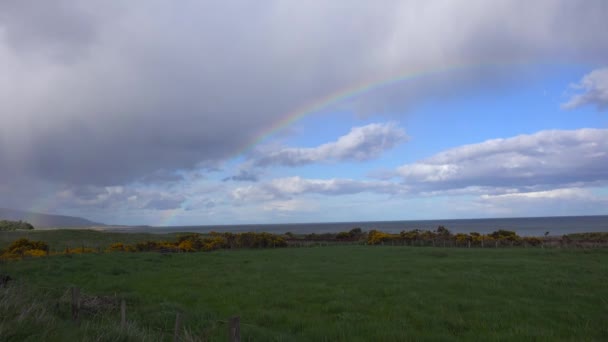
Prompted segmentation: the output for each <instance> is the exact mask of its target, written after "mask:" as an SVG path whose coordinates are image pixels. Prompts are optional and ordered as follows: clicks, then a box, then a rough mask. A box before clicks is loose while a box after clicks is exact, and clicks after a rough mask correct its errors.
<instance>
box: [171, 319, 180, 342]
mask: <svg viewBox="0 0 608 342" xmlns="http://www.w3.org/2000/svg"><path fill="white" fill-rule="evenodd" d="M181 325H182V316H181V315H180V313H179V312H178V313H176V314H175V332H174V333H173V342H177V341H179V330H180V329H181Z"/></svg>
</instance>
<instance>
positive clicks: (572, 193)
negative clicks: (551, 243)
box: [472, 187, 608, 216]
mask: <svg viewBox="0 0 608 342" xmlns="http://www.w3.org/2000/svg"><path fill="white" fill-rule="evenodd" d="M472 204H473V205H476V206H477V210H478V211H481V210H483V211H485V212H487V213H490V214H492V215H507V216H512V215H514V214H515V215H518V216H555V215H556V213H559V215H602V214H604V213H605V208H606V206H607V205H608V198H607V197H605V196H603V197H602V196H598V195H596V194H594V193H593V192H592V191H591V190H590V189H585V188H577V187H573V188H557V189H551V190H544V191H529V192H518V193H509V194H501V195H481V196H480V197H479V198H478V199H477V200H475V201H474V202H473V203H472Z"/></svg>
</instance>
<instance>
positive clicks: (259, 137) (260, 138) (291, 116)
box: [234, 62, 522, 158]
mask: <svg viewBox="0 0 608 342" xmlns="http://www.w3.org/2000/svg"><path fill="white" fill-rule="evenodd" d="M518 64H522V63H518V62H509V63H506V62H496V63H476V64H450V65H446V66H442V67H434V68H428V69H423V70H418V71H411V70H408V71H405V72H401V73H399V74H398V75H397V76H394V75H392V76H384V77H375V78H370V79H365V80H362V81H360V82H358V83H355V84H351V85H349V86H347V87H345V88H342V89H339V90H336V91H334V92H332V93H330V94H328V95H325V96H323V97H320V98H318V99H315V100H313V101H311V102H308V103H306V104H304V105H302V106H300V107H298V108H296V109H295V110H293V111H291V112H289V113H287V114H285V115H283V116H282V117H281V118H280V119H279V120H277V121H276V122H274V123H273V124H272V125H270V126H269V127H267V128H266V129H264V130H262V131H261V132H259V133H258V134H256V135H255V138H254V139H252V140H251V141H249V143H248V144H246V145H245V146H243V147H241V148H240V149H239V150H238V151H237V152H236V153H235V154H234V158H236V157H239V156H242V155H244V154H246V153H247V152H249V151H251V150H252V149H253V148H254V147H255V146H257V145H259V144H260V143H262V142H264V141H266V140H268V139H269V138H270V137H272V136H273V135H275V134H276V133H277V132H279V131H281V130H283V129H284V128H286V127H289V126H291V125H292V124H294V123H295V122H297V121H299V120H301V119H303V118H304V117H306V116H308V115H310V114H313V113H317V112H320V111H322V110H323V109H325V108H327V107H329V106H331V105H335V104H338V103H341V102H344V101H347V100H350V99H353V98H356V97H358V96H361V95H363V94H366V93H369V92H372V91H374V90H377V89H379V88H383V87H388V86H391V85H394V84H397V83H401V82H406V81H413V80H416V79H420V78H423V77H428V76H433V75H438V74H443V73H446V72H454V71H460V70H466V69H472V68H489V67H502V66H507V65H509V66H513V65H518Z"/></svg>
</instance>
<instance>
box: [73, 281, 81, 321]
mask: <svg viewBox="0 0 608 342" xmlns="http://www.w3.org/2000/svg"><path fill="white" fill-rule="evenodd" d="M79 311H80V288H78V287H72V320H73V321H74V322H77V323H80V318H79V317H78V315H79Z"/></svg>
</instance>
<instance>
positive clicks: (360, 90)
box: [159, 62, 528, 226]
mask: <svg viewBox="0 0 608 342" xmlns="http://www.w3.org/2000/svg"><path fill="white" fill-rule="evenodd" d="M523 64H528V63H521V62H493V63H475V64H471V63H469V64H450V65H444V66H440V67H433V68H427V69H422V70H417V71H412V70H406V71H402V72H400V73H398V74H397V75H396V76H395V75H394V73H393V74H391V76H386V75H383V77H375V78H369V79H365V80H362V81H360V82H357V83H355V84H351V85H349V86H347V87H344V88H341V89H338V90H336V91H334V92H332V93H330V94H328V95H325V96H322V97H320V98H317V99H315V100H313V101H311V102H308V103H305V104H303V105H301V106H300V107H298V108H296V109H294V110H293V111H291V112H289V113H287V114H285V115H283V116H282V117H281V118H280V119H279V120H277V121H275V122H274V123H273V124H272V125H270V126H269V127H267V128H265V129H264V130H262V131H260V132H258V134H256V135H255V138H253V139H252V140H251V141H249V143H247V144H246V145H244V146H243V147H241V148H240V149H238V150H237V151H236V152H235V153H234V154H233V156H232V158H230V160H234V159H236V158H239V157H242V156H243V155H246V154H247V153H248V152H250V151H251V150H252V149H253V148H254V147H255V146H257V145H259V144H261V143H263V142H264V141H266V140H268V139H269V138H271V137H272V136H274V135H275V134H276V133H277V132H279V131H281V130H283V129H285V128H286V127H289V126H291V125H292V124H294V123H295V122H297V121H299V120H301V119H303V118H305V117H306V116H308V115H311V114H314V113H318V112H320V111H322V110H324V109H327V108H328V107H330V106H332V105H335V104H339V103H342V102H344V101H347V100H350V99H353V98H356V97H358V96H361V95H364V94H366V93H369V92H372V91H375V90H377V89H380V88H383V87H388V86H392V85H395V84H398V83H401V82H411V81H414V80H417V79H420V78H423V77H429V76H434V75H439V74H443V73H447V72H456V71H462V70H467V69H478V68H498V67H504V66H517V65H523ZM180 212H181V208H177V209H171V210H166V211H164V212H163V213H162V219H161V222H159V225H160V226H168V225H170V224H171V223H172V220H173V219H174V218H175V217H176V216H177V215H178V214H179V213H180Z"/></svg>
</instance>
